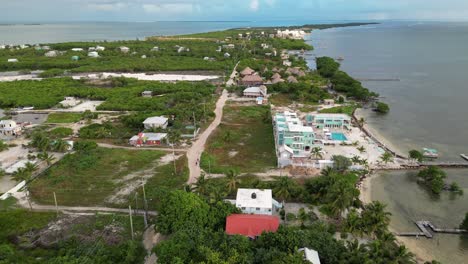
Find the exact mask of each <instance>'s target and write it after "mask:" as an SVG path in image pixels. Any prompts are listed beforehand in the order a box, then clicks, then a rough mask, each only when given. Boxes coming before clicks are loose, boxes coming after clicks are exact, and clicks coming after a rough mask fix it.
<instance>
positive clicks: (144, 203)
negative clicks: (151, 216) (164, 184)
mask: <svg viewBox="0 0 468 264" xmlns="http://www.w3.org/2000/svg"><path fill="white" fill-rule="evenodd" d="M143 206H144V207H145V213H144V214H143V216H144V217H143V220H144V221H145V228H146V227H148V219H147V218H146V217H147V214H148V202H147V201H146V192H145V185H144V184H143Z"/></svg>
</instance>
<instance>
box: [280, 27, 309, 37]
mask: <svg viewBox="0 0 468 264" xmlns="http://www.w3.org/2000/svg"><path fill="white" fill-rule="evenodd" d="M305 35H306V33H305V31H303V30H289V29H286V30H278V31H277V32H276V36H277V37H278V38H284V39H304V36H305Z"/></svg>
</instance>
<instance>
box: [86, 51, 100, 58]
mask: <svg viewBox="0 0 468 264" xmlns="http://www.w3.org/2000/svg"><path fill="white" fill-rule="evenodd" d="M88 57H91V58H98V57H99V53H97V52H96V51H91V52H88Z"/></svg>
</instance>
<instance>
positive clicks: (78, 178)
mask: <svg viewBox="0 0 468 264" xmlns="http://www.w3.org/2000/svg"><path fill="white" fill-rule="evenodd" d="M163 155H164V153H163V152H159V151H141V150H139V151H137V150H124V149H105V148H97V149H94V150H91V151H89V152H83V153H82V152H76V153H74V154H68V155H66V156H65V157H64V158H63V159H62V160H61V161H59V162H58V163H57V164H56V165H54V166H53V167H51V168H50V169H48V170H47V171H45V172H44V173H43V174H42V175H41V176H40V177H39V178H37V179H36V180H35V181H33V182H32V183H31V185H30V191H31V195H32V197H33V199H34V200H35V201H37V202H39V203H41V204H54V199H53V192H55V193H56V195H57V200H58V203H59V204H60V205H70V206H71V205H82V206H88V205H93V206H96V205H103V204H105V200H106V198H107V197H108V196H109V195H111V194H113V193H114V192H115V189H116V188H118V187H122V185H123V184H124V183H123V181H120V182H119V180H121V179H123V178H124V177H125V176H127V175H129V174H131V173H135V172H138V171H142V170H145V169H151V168H152V167H153V166H155V162H156V161H157V159H159V158H160V157H161V156H163Z"/></svg>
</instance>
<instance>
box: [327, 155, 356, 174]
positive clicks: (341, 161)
mask: <svg viewBox="0 0 468 264" xmlns="http://www.w3.org/2000/svg"><path fill="white" fill-rule="evenodd" d="M332 160H333V161H334V164H333V168H334V169H335V170H337V171H346V170H347V169H348V168H349V167H350V166H351V165H353V164H352V162H351V160H350V159H349V158H347V157H345V156H341V155H335V156H333V157H332Z"/></svg>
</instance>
